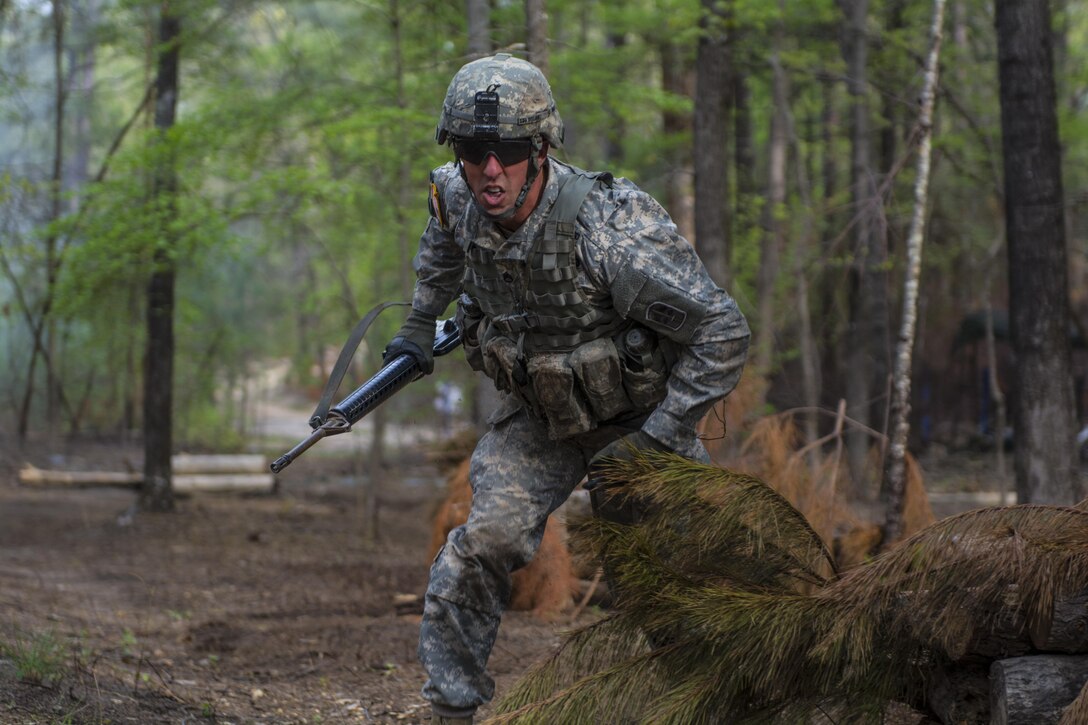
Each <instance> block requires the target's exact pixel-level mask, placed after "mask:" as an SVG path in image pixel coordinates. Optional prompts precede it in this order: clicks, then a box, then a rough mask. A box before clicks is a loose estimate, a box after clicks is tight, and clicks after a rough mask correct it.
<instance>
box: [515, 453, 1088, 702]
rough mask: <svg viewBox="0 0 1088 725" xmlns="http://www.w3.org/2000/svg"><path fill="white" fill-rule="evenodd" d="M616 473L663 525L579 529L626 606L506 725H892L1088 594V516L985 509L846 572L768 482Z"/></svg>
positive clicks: (645, 470)
mask: <svg viewBox="0 0 1088 725" xmlns="http://www.w3.org/2000/svg"><path fill="white" fill-rule="evenodd" d="M610 475H611V477H612V480H613V481H614V482H615V483H616V484H617V485H618V486H621V487H623V488H622V490H624V491H629V492H630V493H631V494H632V495H634V496H636V497H638V498H640V499H642V500H643V501H645V502H646V508H647V509H648V510H649V511H651V512H653V513H652V515H650V516H648V517H647V518H646V519H645V520H644V521H643V522H642V523H641V524H640V525H638V526H623V525H618V524H611V523H607V522H600V521H595V522H591V523H589V524H587V525H586V527H584V528H583V529H580V530H578V531H576V532H575V536H576V537H577V540H576V543H575V546H576V547H586V548H585V550H587V551H591V552H593V553H595V554H596V555H598V556H600V557H602V558H603V560H605V561H608V562H609V563H610V566H611V569H612V581H613V582H614V583H615V585H616V587H617V589H618V591H619V593H620V598H619V603H618V607H617V609H616V611H615V612H614V613H612V614H611V615H609V616H608V617H606V618H605V619H603V620H600V621H599V622H596V623H594V624H591V625H589V626H587V627H584V628H582V629H580V630H578V631H576V632H574V633H573V634H572V635H570V637H569V638H568V639H567V641H566V642H565V644H564V645H563V647H562V649H561V650H560V651H559V652H558V653H557V654H556V655H554V656H553V657H552V658H551V659H550V660H548V661H546V662H545V663H543V664H542V665H541V666H540V667H538V668H537V669H536V670H535V671H534V672H532V673H531V674H530V675H528V676H527V677H526V678H524V679H523V680H522V681H521V682H520V683H519V684H518V685H517V686H516V687H515V688H514V690H513V691H512V692H511V693H510V694H509V695H508V696H507V698H506V699H505V700H504V701H503V702H502V704H501V706H500V707H501V711H502V712H503V713H504V714H503V715H502V716H501V717H500V718H499V722H519V723H520V722H601V721H605V720H607V721H616V720H623V719H625V718H628V719H632V720H633V721H637V722H655V723H657V722H661V723H691V722H781V721H786V722H797V721H803V720H804V719H805V718H806V717H808V716H810V715H811V714H812V713H813V712H815V711H816V709H817V708H819V707H832V708H834V710H835V712H837V713H839V715H840V716H842V717H848V718H852V719H850V720H849V721H851V722H856V721H859V720H874V721H875V720H878V719H879V716H880V713H882V712H883V710H884V707H885V705H886V704H887V703H888V702H890V701H893V700H899V701H906V702H910V701H913V698H915V697H916V696H917V695H918V694H919V693H920V692H921V689H922V687H923V685H924V682H925V680H926V678H927V677H928V676H929V675H930V674H931V673H932V672H933V670H934V669H935V668H939V667H941V666H943V665H944V664H946V663H948V662H950V661H952V660H955V659H958V658H960V657H962V656H963V655H964V653H965V652H967V651H969V647H970V643H971V642H974V641H977V639H978V637H979V635H983V634H984V633H986V632H990V631H992V630H993V628H994V627H995V626H997V625H998V624H1006V625H1007V623H1008V622H1010V621H1013V622H1020V623H1021V624H1022V623H1024V622H1026V621H1028V620H1029V619H1032V618H1035V617H1038V616H1040V615H1042V614H1045V613H1047V612H1049V609H1048V607H1049V606H1050V603H1051V602H1053V601H1055V599H1056V598H1059V597H1061V596H1067V595H1072V594H1073V593H1075V592H1078V591H1081V590H1082V589H1083V587H1085V586H1088V514H1085V513H1084V512H1083V511H1080V510H1077V509H1072V508H1061V507H1044V506H1019V507H1012V508H999V509H984V510H979V511H973V512H969V513H967V514H963V515H960V516H957V517H953V518H950V519H946V520H944V521H941V522H938V523H937V524H934V525H932V526H930V527H928V528H926V529H924V530H922V531H921V532H919V533H918V534H916V535H915V536H913V537H911V538H910V539H908V540H906V541H904V542H903V543H902V544H900V545H899V546H898V547H897V548H895V549H893V550H892V551H890V552H888V553H886V554H884V555H882V556H880V557H878V558H876V559H873V560H871V561H868V562H866V563H864V564H861V565H859V566H857V567H855V568H853V569H850V570H848V571H845V572H836V571H835V570H834V567H833V564H832V561H831V557H830V555H829V553H828V551H827V549H826V547H825V546H824V544H823V542H822V541H821V540H820V538H819V537H818V536H817V535H816V534H815V532H814V531H813V529H812V528H811V527H810V526H809V525H808V523H807V522H806V521H805V519H804V518H803V517H802V516H801V515H800V514H799V513H798V512H797V511H796V510H794V509H793V508H792V507H791V506H790V505H789V504H788V503H787V502H786V501H785V500H784V499H782V498H781V497H780V496H778V494H776V493H774V492H773V491H772V490H771V489H770V488H768V487H767V486H765V485H764V484H762V483H761V482H759V481H758V480H756V479H753V478H751V477H749V476H745V475H740V474H736V473H732V472H729V471H724V470H721V469H717V468H714V467H711V466H703V465H700V464H694V463H691V462H689V461H684V460H683V459H680V458H677V457H675V456H670V455H667V454H647V455H644V456H643V457H642V458H640V459H639V460H636V461H634V462H631V463H621V464H618V465H617V466H616V467H614V468H613V470H612V472H611V474H610ZM646 633H649V635H648V637H647V635H646ZM647 638H648V639H649V641H650V642H652V643H654V644H653V645H652V646H648V645H647V641H646V640H647Z"/></svg>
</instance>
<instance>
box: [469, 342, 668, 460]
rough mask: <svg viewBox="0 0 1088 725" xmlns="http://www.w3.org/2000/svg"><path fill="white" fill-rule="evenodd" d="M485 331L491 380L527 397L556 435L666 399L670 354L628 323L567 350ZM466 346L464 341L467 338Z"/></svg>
mask: <svg viewBox="0 0 1088 725" xmlns="http://www.w3.org/2000/svg"><path fill="white" fill-rule="evenodd" d="M493 331H494V326H492V327H491V328H490V329H489V330H488V331H487V333H488V334H487V335H485V339H484V340H483V343H482V346H481V347H482V354H481V355H480V357H481V360H482V365H483V370H484V372H485V373H486V374H487V375H488V377H490V378H491V379H492V380H494V381H495V386H496V387H497V388H498V389H499V390H500V391H504V392H509V393H511V394H513V395H515V396H516V397H517V398H519V399H520V400H521V401H522V402H523V403H525V404H526V405H527V406H528V407H529V409H530V410H532V411H533V412H534V413H536V414H537V415H538V416H539V417H541V418H543V419H544V420H545V421H546V422H547V424H548V435H549V437H550V438H552V439H553V440H560V439H562V438H567V437H570V436H572V435H577V434H579V433H585V432H587V431H590V430H593V429H594V428H596V427H598V426H599V425H601V424H603V423H607V422H609V421H612V420H615V419H617V418H621V417H628V416H631V415H636V414H638V413H645V412H649V411H650V410H652V409H653V408H655V407H656V406H657V405H658V404H659V403H660V402H661V401H662V400H664V399H665V394H666V392H667V383H668V378H669V370H670V367H671V365H670V363H671V360H670V356H668V355H666V350H664V346H663V345H662V344H659V343H658V341H657V337H656V335H654V334H653V333H652V332H650V331H649V330H647V329H645V328H642V327H629V328H627V329H626V330H625V331H623V332H621V333H620V334H619V335H617V336H616V337H615V339H613V338H610V337H602V338H599V339H597V340H591V341H589V342H586V343H583V344H581V345H579V346H578V347H576V348H575V349H574V350H572V351H570V352H564V351H560V352H538V353H530V354H529V355H528V358H527V359H526V358H525V357H524V356H523V355H522V354H521V351H519V349H518V345H517V343H516V342H514V341H513V340H511V339H510V338H509V337H506V336H505V335H502V334H491V333H493ZM466 350H468V343H467V342H466Z"/></svg>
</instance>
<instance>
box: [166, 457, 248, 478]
mask: <svg viewBox="0 0 1088 725" xmlns="http://www.w3.org/2000/svg"><path fill="white" fill-rule="evenodd" d="M170 468H171V470H173V472H174V473H176V474H178V473H267V472H268V461H267V460H265V457H264V456H262V455H261V454H259V453H238V454H228V455H219V454H216V455H201V454H194V453H178V454H177V455H174V456H171V457H170Z"/></svg>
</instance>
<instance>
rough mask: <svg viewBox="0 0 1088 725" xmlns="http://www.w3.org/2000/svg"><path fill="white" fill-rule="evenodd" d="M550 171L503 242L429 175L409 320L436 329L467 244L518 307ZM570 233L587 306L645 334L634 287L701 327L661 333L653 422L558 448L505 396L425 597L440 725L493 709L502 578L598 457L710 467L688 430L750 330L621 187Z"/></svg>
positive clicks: (605, 192)
mask: <svg viewBox="0 0 1088 725" xmlns="http://www.w3.org/2000/svg"><path fill="white" fill-rule="evenodd" d="M545 166H546V168H545V169H544V170H543V173H545V174H546V179H545V183H544V187H543V190H542V193H541V197H540V201H539V204H538V206H537V207H536V209H535V210H534V211H533V213H532V215H531V216H530V217H529V218H528V220H527V221H526V222H525V223H524V224H522V225H521V226H520V227H519V228H518V229H517V230H516V231H514V232H513V233H504V232H503V231H502V230H501V229H500V228H499V227H498V226H497V225H496V224H495V223H494V222H493V221H492V220H490V219H488V218H487V217H486V216H485V215H484V214H483V213H482V212H480V210H479V209H478V207H477V206H476V205H475V204H474V202H473V199H472V195H471V192H470V190H469V189H468V187H467V185H466V184H465V182H464V180H463V179H462V177H461V175H460V173H459V171H458V169H457V167H456V166H455V165H454V164H452V163H451V164H447V165H445V166H443V167H440V168H439V169H436V170H435V171H434V172H433V174H432V180H433V181H434V189H433V193H434V201H435V202H436V203H433V204H432V218H431V220H430V223H429V225H428V227H427V229H426V231H425V232H424V234H423V236H422V238H421V240H420V247H419V253H418V255H417V256H416V259H415V266H416V272H417V276H418V282H417V284H416V288H415V295H414V300H413V307H414V308H415V309H417V310H421V311H423V312H426V313H428V314H433V315H439V314H441V313H443V312H444V311H445V309H446V307H447V306H448V304H449V303H450V301H451V300H453V299H454V297H455V296H457V294H458V293H459V291H460V289H461V286H462V280H463V278H464V275H465V270H466V264H471V262H470V261H468V260H467V259H466V249H467V248H468V247H469V245H470V243H472V242H475V243H476V244H477V245H480V246H481V247H485V248H487V249H490V250H493V251H494V252H495V255H494V259H495V262H496V264H498V265H499V266H500V268H502V269H504V270H505V271H506V273H505V274H503V276H502V279H503V280H504V281H505V282H506V284H507V285H508V293H509V294H510V295H511V296H512V297H515V298H516V297H517V296H518V295H520V294H521V293H522V292H523V291H524V289H525V285H526V284H527V283H528V280H527V271H526V266H527V265H526V257H527V254H528V250H529V249H530V248H531V247H532V245H533V243H534V241H535V240H537V239H538V238H539V237H540V235H541V234H543V233H544V231H543V229H544V222H545V220H546V219H547V218H548V214H549V212H550V210H551V207H552V206H553V205H554V203H555V201H556V198H557V196H558V189H559V180H560V178H561V177H563V176H565V175H569V174H573V173H578V170H577V169H574V168H573V167H570V166H568V165H566V164H563V163H561V162H559V161H557V160H555V159H554V158H550V157H549V159H548V161H547V163H546V165H545ZM577 229H578V237H577V247H576V253H577V257H578V265H577V269H578V272H577V280H576V282H577V286H578V288H579V290H580V291H581V292H582V293H583V295H584V296H585V297H586V299H587V300H589V302H590V304H592V305H597V306H600V307H602V308H609V309H612V308H613V307H615V309H616V310H617V311H618V312H619V313H620V316H621V317H624V318H626V319H629V320H634V321H637V322H640V323H643V324H647V321H646V320H645V319H642V316H643V315H644V314H645V312H646V310H645V305H640V304H639V303H638V300H637V299H636V300H635V301H634V302H633V303H632V302H631V299H632V297H631V295H630V294H628V293H626V292H625V293H623V295H622V298H623V300H624V303H623V308H622V309H621V308H620V306H619V305H614V303H615V302H616V300H617V299H619V298H620V297H621V295H620V294H619V293H618V291H617V290H616V289H615V286H617V285H619V284H627V283H628V282H629V281H630V279H632V275H633V276H634V277H635V278H637V279H639V280H641V281H642V282H643V283H644V285H643V286H644V287H645V288H646V289H647V290H649V291H650V292H653V291H654V290H655V289H657V290H662V291H664V292H666V293H667V294H669V295H672V296H674V298H675V299H682V300H686V301H687V303H690V309H697V310H699V311H700V315H701V319H699V320H698V324H697V325H695V326H694V328H693V329H691V330H689V331H687V332H684V333H683V334H679V333H678V334H676V335H672V337H673V339H671V340H669V339H667V338H670V332H669V330H667V329H662V328H661V327H660V326H659V325H658V326H657V327H656V328H655V329H656V331H657V332H658V333H659V334H661V335H663V337H664V338H666V340H665V342H666V344H670V345H672V346H673V347H674V349H675V350H676V356H675V362H674V363H673V364H672V367H671V370H670V372H669V375H668V380H667V394H666V395H665V397H664V400H663V401H662V402H661V403H660V404H659V405H657V407H656V408H655V409H653V410H652V411H650V412H648V414H647V413H646V412H641V413H637V414H632V415H630V416H628V417H627V418H626V419H624V418H620V419H617V420H609V421H604V422H602V423H601V424H600V425H599V426H598V427H597V428H595V429H594V430H590V431H588V432H584V433H578V434H576V435H573V436H570V437H567V438H563V439H561V440H552V439H550V438H549V430H548V425H547V424H546V422H545V421H544V420H542V419H541V418H540V417H538V415H536V414H535V413H534V411H532V410H530V409H529V408H527V407H526V405H525V404H524V403H523V402H522V401H521V400H519V399H518V398H516V397H515V396H513V395H507V396H506V397H505V398H504V400H503V404H502V405H501V406H500V408H499V410H498V411H496V413H495V414H494V415H493V416H492V418H491V419H490V420H489V423H490V424H491V425H492V428H491V430H490V431H489V432H488V433H487V434H486V435H485V436H484V437H483V438H482V439H481V440H480V442H479V444H478V445H477V448H476V450H475V452H474V453H473V456H472V463H471V471H470V481H471V484H472V490H473V503H472V512H471V514H470V516H469V519H468V522H467V523H466V524H465V525H464V526H461V527H458V528H456V529H454V530H453V531H452V532H451V533H450V535H449V538H448V540H447V543H446V545H445V546H444V547H443V549H442V550H441V551H440V552H439V554H438V556H437V557H436V559H435V561H434V564H433V566H432V568H431V576H430V584H429V586H428V589H427V595H426V604H425V609H424V614H423V623H422V626H421V632H420V644H419V657H420V660H421V662H422V663H423V665H424V667H425V668H426V670H427V673H428V675H429V677H430V679H429V680H428V682H427V683H426V685H425V686H424V690H423V694H424V697H426V698H427V699H428V700H430V701H431V702H432V704H434V706H435V712H436V713H439V714H448V715H451V716H455V715H467V714H471V713H472V712H473V711H474V710H475V708H476V707H477V706H478V705H480V704H482V703H484V702H487V701H489V700H490V699H491V697H492V694H493V692H494V682H493V680H492V679H491V678H490V677H489V676H488V674H487V672H486V669H485V667H486V664H487V659H488V656H489V654H490V652H491V648H492V647H493V645H494V643H495V637H496V634H497V631H498V626H499V618H500V615H501V613H502V611H503V609H504V608H505V606H506V604H507V602H508V601H509V598H510V572H511V571H512V570H513V569H517V568H518V567H521V566H524V565H525V564H526V563H528V562H529V560H530V559H531V558H532V556H533V554H534V552H535V551H536V547H537V546H538V545H539V543H540V540H541V537H542V536H543V532H544V525H545V521H546V519H547V517H548V515H549V514H550V513H551V512H552V511H554V510H555V509H556V508H557V507H558V506H559V505H560V504H562V503H563V501H565V500H566V498H567V497H568V496H569V495H570V493H571V491H572V490H573V489H574V487H575V486H576V485H577V484H578V482H579V481H580V480H581V478H582V477H583V476H584V475H585V473H586V468H587V465H588V462H589V460H590V459H591V458H592V456H593V454H594V453H596V452H597V451H599V450H600V449H601V448H602V447H604V446H605V445H606V444H608V443H610V442H612V441H614V440H615V439H616V438H618V437H620V436H622V435H624V434H626V433H628V432H631V431H635V430H639V429H641V430H642V431H643V432H645V433H647V434H649V435H650V436H651V437H652V438H654V439H655V440H657V441H659V442H660V443H663V444H665V445H666V446H668V447H669V448H671V449H672V450H674V451H676V452H678V453H680V454H682V455H685V456H688V457H690V458H694V459H699V460H706V450H705V449H704V448H703V446H702V444H701V442H700V441H699V440H698V439H697V437H696V434H695V425H696V424H697V423H698V421H699V420H700V419H701V418H702V416H703V414H704V413H705V412H706V411H707V410H708V409H709V408H710V406H711V405H712V404H713V403H714V402H715V401H717V400H719V399H721V398H722V397H724V396H725V395H726V394H728V393H729V392H730V391H731V390H732V389H733V387H734V386H735V385H736V383H737V380H738V379H739V377H740V373H741V368H742V366H743V364H744V359H745V355H746V352H747V346H748V336H749V332H748V326H747V324H746V322H745V320H744V317H743V316H742V315H741V313H740V312H739V310H738V309H737V306H736V304H735V303H734V301H733V300H732V299H731V298H730V297H729V296H728V295H727V294H726V293H725V292H724V291H723V290H721V289H720V288H719V287H718V286H717V285H715V284H714V282H713V281H712V280H711V279H710V277H709V275H708V274H707V272H706V270H705V268H704V267H703V265H702V263H701V262H700V260H699V259H698V257H697V256H696V254H695V250H694V249H693V248H692V246H691V245H690V244H689V243H688V242H687V240H685V239H684V238H683V237H681V236H680V234H679V233H678V232H677V230H676V227H675V225H674V224H673V223H672V221H671V220H670V219H669V217H668V214H667V213H666V212H665V210H664V209H663V208H662V207H661V206H660V205H659V204H658V203H657V202H656V201H655V200H654V199H653V198H652V197H650V196H649V195H648V194H646V193H644V192H642V191H641V190H639V189H638V188H637V187H636V186H635V185H634V184H632V183H630V182H629V181H626V180H624V179H616V180H615V181H614V182H612V183H611V185H610V186H608V185H604V184H598V185H597V186H595V187H594V188H593V189H592V190H591V191H590V192H589V194H588V196H587V197H586V199H585V201H584V202H583V203H582V205H581V207H580V211H579V213H578V218H577ZM614 292H615V293H616V294H614ZM685 304H686V303H685ZM649 324H650V325H651V327H653V325H652V323H649ZM677 337H679V338H680V339H676V338H677Z"/></svg>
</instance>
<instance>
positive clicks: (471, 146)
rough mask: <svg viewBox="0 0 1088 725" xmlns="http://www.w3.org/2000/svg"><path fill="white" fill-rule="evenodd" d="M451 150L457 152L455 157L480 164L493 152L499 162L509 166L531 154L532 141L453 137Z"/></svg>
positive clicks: (524, 139) (525, 139)
mask: <svg viewBox="0 0 1088 725" xmlns="http://www.w3.org/2000/svg"><path fill="white" fill-rule="evenodd" d="M453 151H454V153H456V154H457V158H459V159H463V160H464V161H467V162H469V163H470V164H482V163H483V162H484V161H485V160H486V159H487V156H488V154H494V155H495V158H496V159H498V160H499V163H500V164H502V165H503V166H510V165H511V164H519V163H521V162H522V161H525V160H526V159H528V158H529V157H530V156H532V155H533V142H532V141H531V140H530V139H527V138H523V139H515V140H513V141H480V140H477V139H454V141H453Z"/></svg>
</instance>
